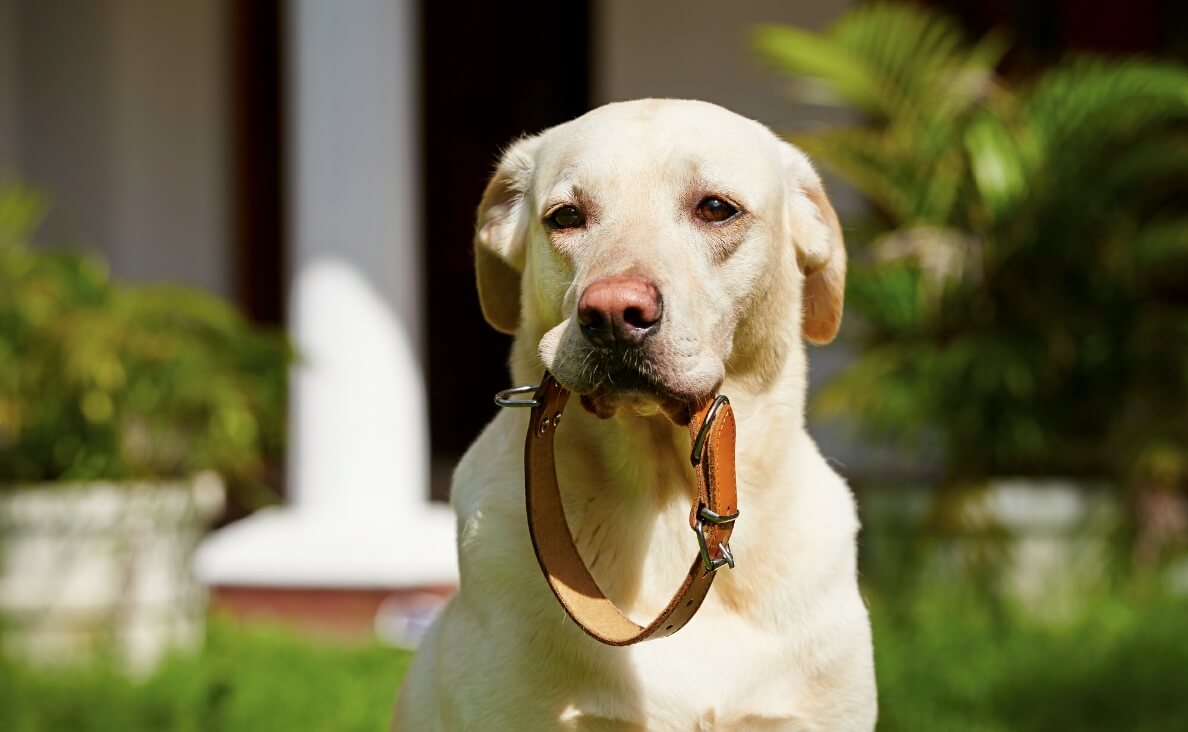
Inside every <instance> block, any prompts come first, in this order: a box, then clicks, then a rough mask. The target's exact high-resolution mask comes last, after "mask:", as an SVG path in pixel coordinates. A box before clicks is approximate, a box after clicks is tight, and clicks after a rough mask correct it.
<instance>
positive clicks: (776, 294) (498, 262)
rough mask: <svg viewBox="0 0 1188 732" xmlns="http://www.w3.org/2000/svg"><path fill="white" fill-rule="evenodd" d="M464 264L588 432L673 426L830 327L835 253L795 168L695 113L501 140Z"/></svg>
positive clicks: (814, 186) (734, 118)
mask: <svg viewBox="0 0 1188 732" xmlns="http://www.w3.org/2000/svg"><path fill="white" fill-rule="evenodd" d="M475 256H476V270H477V275H478V288H479V294H480V300H481V302H482V306H483V312H484V314H485V316H486V318H487V320H488V322H490V323H491V325H493V326H494V327H495V328H497V329H498V330H500V331H503V332H505V333H514V334H515V335H516V336H517V342H518V343H523V342H528V343H531V344H534V346H535V351H536V354H537V356H538V357H539V360H540V362H542V363H543V364H544V365H545V367H546V368H548V369H549V371H551V372H552V373H553V375H554V376H555V377H556V378H557V380H558V381H559V382H560V383H561V384H562V385H564V386H565V387H566V388H568V389H570V390H571V391H573V392H574V393H577V394H580V395H581V397H582V404H583V406H585V407H586V408H587V409H588V410H590V411H592V412H594V413H595V414H598V415H599V416H603V417H608V416H610V415H612V414H614V413H615V411H617V410H618V409H619V408H622V407H624V406H630V407H632V408H634V409H636V410H639V411H643V412H645V413H646V412H647V411H649V410H651V411H654V410H655V409H657V408H659V409H663V410H664V411H665V412H666V413H668V414H669V416H670V417H672V418H673V419H674V420H675V421H678V422H684V421H687V419H688V414H689V410H690V409H691V408H694V407H695V406H696V405H697V404H699V403H701V402H703V401H704V400H705V399H706V398H707V397H708V395H710V394H712V393H713V392H714V391H715V390H716V389H717V388H718V386H719V385H720V384H721V382H722V381H723V380H724V379H725V378H726V377H727V375H731V376H740V377H746V376H758V377H762V375H763V374H764V373H765V372H771V371H773V370H778V369H779V368H780V365H781V364H782V363H783V360H784V359H785V358H786V356H787V354H788V352H789V349H798V348H799V347H800V342H801V341H800V338H801V333H802V332H803V334H804V336H805V337H807V338H808V339H809V340H810V341H813V342H816V343H823V342H827V341H829V340H831V339H832V338H833V337H834V335H835V334H836V332H837V328H838V326H839V324H840V320H841V307H842V291H843V283H844V279H845V250H844V248H843V245H842V239H841V231H840V227H839V226H838V223H837V217H836V215H835V214H834V212H833V208H832V207H831V206H830V205H829V202H828V200H827V198H826V197H825V194H824V191H823V189H822V187H821V182H820V179H819V178H818V177H817V175H816V173H815V172H814V171H813V169H812V167H811V165H810V164H809V162H808V160H807V158H805V156H804V155H803V154H802V153H800V152H799V151H798V150H796V149H795V148H793V147H792V146H791V145H788V144H787V143H785V142H782V141H781V140H779V139H778V138H777V137H776V136H775V135H773V134H772V133H771V132H770V131H769V130H768V129H767V128H766V127H764V126H762V125H760V124H758V123H757V122H753V121H751V120H748V119H745V118H743V117H740V116H738V115H736V114H733V113H732V112H729V111H727V110H725V109H722V108H721V107H717V106H715V105H712V104H707V103H704V102H692V101H675V100H641V101H636V102H625V103H619V104H612V105H608V106H605V107H601V108H599V109H596V110H594V111H592V112H590V113H588V114H586V115H584V116H582V117H580V118H578V119H576V120H574V121H572V122H569V123H566V124H563V125H560V126H558V127H554V128H552V129H549V130H547V131H545V132H543V133H541V134H539V135H537V136H535V137H529V138H525V139H522V140H520V141H519V142H517V143H515V144H514V145H513V146H512V147H511V148H510V149H509V150H508V151H507V152H506V153H505V154H504V156H503V159H502V160H501V162H500V164H499V167H498V169H497V171H496V173H495V175H494V177H493V178H492V180H491V182H490V184H489V185H488V187H487V190H486V192H485V194H484V196H483V200H482V203H481V205H480V207H479V213H478V227H477V232H476V236H475Z"/></svg>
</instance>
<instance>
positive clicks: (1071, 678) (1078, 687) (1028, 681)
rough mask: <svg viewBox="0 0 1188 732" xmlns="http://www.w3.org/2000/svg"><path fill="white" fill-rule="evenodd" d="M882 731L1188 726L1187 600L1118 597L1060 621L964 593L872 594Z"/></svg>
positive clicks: (1138, 730) (1141, 730)
mask: <svg viewBox="0 0 1188 732" xmlns="http://www.w3.org/2000/svg"><path fill="white" fill-rule="evenodd" d="M873 606H874V613H873V622H874V629H875V657H876V663H877V665H878V676H879V697H880V725H879V729H880V730H962V731H968V732H1006V731H1008V730H1009V731H1010V732H1039V731H1041V730H1042V731H1044V732H1047V731H1048V730H1052V731H1061V732H1063V731H1064V730H1077V731H1078V732H1088V731H1091V730H1125V731H1126V732H1145V731H1150V732H1155V731H1156V730H1159V731H1171V730H1188V599H1186V598H1168V597H1148V598H1142V597H1137V596H1124V595H1121V594H1119V595H1115V596H1109V597H1101V598H1098V599H1097V600H1094V601H1092V602H1086V603H1085V604H1083V605H1082V606H1081V608H1080V610H1079V611H1078V612H1077V616H1076V617H1075V618H1071V619H1069V620H1066V621H1064V622H1061V623H1059V624H1052V623H1038V622H1034V621H1029V620H1027V619H1025V618H1021V617H1020V616H1019V615H1018V614H1017V613H1016V612H1014V611H1012V610H1010V609H1009V608H1004V607H1002V606H1001V605H999V604H998V603H995V602H994V601H992V600H990V601H978V600H976V599H974V595H973V594H971V593H968V592H966V593H962V594H957V593H956V592H953V591H949V592H948V593H944V592H943V591H941V590H932V591H929V592H926V593H925V595H923V596H916V597H915V598H913V599H912V600H910V601H902V600H901V601H898V602H887V601H880V598H877V597H876V598H874V602H873Z"/></svg>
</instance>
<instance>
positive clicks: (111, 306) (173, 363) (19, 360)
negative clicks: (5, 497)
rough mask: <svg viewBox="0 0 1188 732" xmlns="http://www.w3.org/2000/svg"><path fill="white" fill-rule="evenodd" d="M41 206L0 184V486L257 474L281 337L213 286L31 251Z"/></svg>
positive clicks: (276, 400)
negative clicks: (150, 279)
mask: <svg viewBox="0 0 1188 732" xmlns="http://www.w3.org/2000/svg"><path fill="white" fill-rule="evenodd" d="M45 210H46V207H45V205H44V204H43V202H42V201H41V199H40V198H39V197H38V196H37V195H36V194H35V193H33V192H31V191H28V190H26V189H24V188H22V187H20V186H17V185H10V186H8V187H6V188H4V189H0V485H15V484H27V483H33V482H45V481H87V480H99V479H110V480H125V479H152V478H172V477H183V476H188V475H190V474H192V473H193V472H195V471H198V470H203V469H213V470H216V471H218V472H220V473H221V474H222V475H223V476H224V477H225V478H227V479H228V480H230V481H232V482H233V483H239V484H250V483H252V482H255V481H259V480H261V479H262V478H263V476H264V474H265V471H266V469H267V468H268V466H269V465H270V464H275V462H276V461H277V460H278V457H279V454H280V451H281V449H282V445H283V441H284V422H285V399H286V397H285V388H286V387H285V383H286V372H287V368H288V365H289V362H290V349H289V347H288V345H287V342H286V340H285V339H284V338H283V337H282V336H281V335H279V334H275V333H271V332H266V331H262V330H259V329H257V328H255V327H253V326H251V325H250V324H248V323H247V322H246V321H244V319H243V318H242V317H241V316H240V315H239V314H238V313H237V312H236V311H235V310H234V309H233V308H232V307H231V306H230V305H228V304H226V303H225V302H223V301H221V300H219V299H218V298H216V297H214V296H212V295H208V294H205V293H202V292H199V291H196V290H191V289H187V288H183V287H176V286H129V285H124V284H118V283H115V282H112V281H111V279H110V278H109V277H108V274H107V271H106V269H105V268H104V266H103V265H102V264H101V263H100V262H98V261H96V260H94V259H91V258H88V257H84V256H80V255H76V254H71V253H64V252H41V251H34V250H33V249H31V248H29V246H28V242H29V241H30V239H31V237H32V235H33V233H34V231H35V230H36V228H37V226H38V225H39V223H40V221H41V218H42V216H43V215H44V213H45Z"/></svg>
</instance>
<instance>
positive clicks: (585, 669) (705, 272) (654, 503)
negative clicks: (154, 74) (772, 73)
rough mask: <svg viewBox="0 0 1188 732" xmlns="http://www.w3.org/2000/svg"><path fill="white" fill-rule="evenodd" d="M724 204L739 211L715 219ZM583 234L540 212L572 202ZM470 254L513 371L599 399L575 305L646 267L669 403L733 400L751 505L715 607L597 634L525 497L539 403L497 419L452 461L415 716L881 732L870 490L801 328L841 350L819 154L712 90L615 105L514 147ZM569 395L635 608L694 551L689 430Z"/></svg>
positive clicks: (582, 493) (580, 446) (835, 261)
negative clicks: (593, 285)
mask: <svg viewBox="0 0 1188 732" xmlns="http://www.w3.org/2000/svg"><path fill="white" fill-rule="evenodd" d="M706 195H719V196H724V197H727V198H728V199H729V200H730V201H731V202H733V203H734V204H736V205H737V206H739V207H740V208H741V209H742V211H743V213H742V214H741V216H742V218H741V219H738V220H735V221H733V222H731V223H730V224H728V225H727V226H722V227H714V226H708V225H706V224H705V222H703V221H699V220H697V219H696V218H695V217H694V216H693V211H694V209H695V208H696V206H697V203H698V202H699V200H701V198H702V197H704V196H706ZM567 202H569V203H574V204H577V205H580V206H581V207H582V209H583V210H584V211H586V212H587V223H586V226H585V227H583V228H582V229H581V230H568V231H553V230H550V229H549V227H547V226H545V225H544V224H543V223H542V222H543V220H544V218H545V217H546V216H547V214H548V213H549V211H550V210H551V209H552V208H555V207H556V205H558V204H564V203H567ZM476 264H477V268H478V277H479V290H480V294H481V297H482V301H483V309H484V312H485V313H486V315H487V317H488V320H489V321H491V323H492V324H493V325H494V326H495V327H498V328H500V329H502V330H505V331H509V332H513V333H514V334H515V341H514V345H513V348H512V355H511V372H512V383H514V384H529V383H536V382H537V381H538V380H539V378H540V376H541V373H542V370H543V368H544V367H545V366H546V365H547V366H548V367H549V368H550V370H551V371H552V372H553V373H554V374H555V375H557V377H558V379H559V380H560V381H561V382H562V383H563V384H565V385H566V386H568V387H570V388H572V389H575V390H576V391H578V392H579V393H584V392H585V391H588V390H589V389H591V388H594V387H595V386H597V383H596V380H597V375H596V374H591V373H588V369H584V368H583V364H582V363H581V361H582V358H583V353H584V352H583V348H584V345H583V343H582V339H581V338H580V334H578V332H577V328H576V324H575V323H574V320H575V310H576V301H577V298H578V297H579V296H580V294H581V292H582V291H583V289H584V288H585V286H586V285H588V284H589V283H590V282H592V281H594V280H596V279H598V278H600V277H604V276H608V275H612V274H618V273H621V272H624V271H628V270H631V271H636V272H641V273H643V274H645V275H646V276H648V277H650V278H652V279H653V280H654V281H656V282H657V284H658V285H659V287H660V289H661V291H662V294H663V297H664V320H663V321H662V325H661V328H660V330H659V331H658V333H657V335H656V336H655V338H656V339H657V341H656V343H655V351H654V352H653V353H654V356H655V357H654V358H653V359H651V361H649V363H648V365H647V368H649V369H651V372H652V376H653V377H655V378H656V379H658V380H659V381H660V383H663V384H664V385H665V388H671V390H672V392H673V393H676V394H680V395H683V396H688V397H690V398H693V397H699V396H701V395H704V394H705V393H709V392H712V391H713V390H714V389H715V388H716V389H717V390H719V391H720V392H721V393H724V394H727V395H728V396H729V397H730V399H731V403H732V404H733V406H734V410H735V413H736V415H737V418H738V453H737V454H738V489H739V507H740V510H741V512H742V515H741V517H740V519H739V521H738V523H737V525H736V528H735V530H734V536H733V538H732V540H731V546H732V548H733V551H734V556H735V558H736V559H737V561H738V566H737V568H736V569H733V570H729V569H722V570H721V571H720V572H719V576H718V577H717V580H716V583H715V584H714V586H713V588H712V590H711V591H710V594H709V597H708V599H707V600H706V602H705V604H704V605H703V606H702V608H701V611H700V613H699V614H698V615H697V616H696V617H695V618H694V619H693V620H692V621H691V622H690V623H689V625H688V626H687V627H685V628H684V629H683V630H681V631H680V632H679V633H677V634H676V635H674V636H672V637H670V638H666V639H661V640H656V641H650V642H646V643H642V644H640V645H637V646H633V647H629V648H612V647H608V646H603V645H601V644H599V643H597V642H596V641H594V640H592V639H590V638H589V637H587V636H586V635H585V634H584V633H583V632H582V631H581V630H580V629H578V627H577V626H575V625H574V623H573V622H572V621H570V620H569V619H568V618H567V617H566V615H565V613H564V611H563V610H562V609H561V607H560V606H559V605H558V603H557V601H556V599H555V598H554V597H553V595H552V594H551V592H550V591H549V588H548V586H547V585H546V583H545V581H544V579H543V577H542V576H541V573H540V569H539V568H538V566H537V562H536V559H535V557H534V556H533V552H532V546H531V543H530V541H529V537H528V530H527V524H526V519H525V515H524V501H523V442H524V433H525V430H526V429H527V419H528V415H527V410H516V409H506V410H503V411H501V412H500V413H499V414H498V415H497V416H496V418H495V419H494V420H493V421H492V422H491V423H490V424H489V425H488V426H487V428H486V429H485V430H484V431H483V433H482V434H481V435H480V436H479V438H478V440H477V441H476V442H475V443H474V444H473V445H472V446H471V448H470V450H469V451H468V452H467V453H466V455H465V457H463V459H462V462H461V463H460V464H459V466H458V468H457V472H456V473H455V476H454V483H453V504H454V508H455V510H456V512H457V515H458V532H459V557H460V565H461V567H460V568H461V577H462V584H461V589H460V590H459V592H458V594H457V595H455V596H454V598H453V599H452V600H451V601H450V603H449V605H448V606H447V607H446V609H445V610H444V612H443V613H442V614H441V616H440V617H439V618H438V619H437V621H436V622H435V623H434V625H433V627H432V629H431V630H430V631H429V634H428V636H427V637H426V639H425V641H424V643H423V645H422V647H421V649H420V651H419V653H418V654H417V657H416V660H415V661H414V663H413V667H412V669H411V671H410V672H409V674H408V676H407V678H406V679H405V681H404V685H403V688H402V689H401V691H400V699H399V702H398V704H397V710H396V720H395V724H394V729H395V730H400V731H402V732H437V731H441V730H448V731H450V732H467V731H470V730H483V731H485V732H500V731H504V730H508V731H511V730H516V731H519V730H529V731H535V730H574V731H576V730H650V731H657V732H659V731H661V730H680V731H682V732H685V731H688V730H706V731H708V730H718V731H725V730H870V729H872V728H873V727H874V724H875V717H876V699H875V680H874V666H873V659H872V650H871V637H870V625H869V620H868V618H867V612H866V607H865V605H864V604H863V601H862V599H861V597H860V596H859V593H858V584H857V577H856V566H855V554H856V550H855V535H856V532H857V530H858V521H857V518H856V514H855V509H854V504H853V499H852V496H851V494H850V491H849V489H848V488H847V486H846V485H845V483H844V482H843V481H842V479H841V478H840V477H839V476H838V475H837V474H836V473H834V472H833V470H832V469H831V468H830V467H829V465H828V464H827V463H826V461H825V460H824V459H823V458H822V457H821V454H820V453H819V452H818V450H817V447H816V445H815V444H814V443H813V441H812V439H811V438H810V437H809V435H808V433H807V432H806V431H805V427H804V398H805V384H806V369H807V365H806V360H805V353H804V346H803V342H804V340H805V339H806V338H807V339H808V340H812V341H814V342H824V341H828V340H830V339H831V338H832V337H833V335H834V334H835V333H836V329H837V325H838V322H839V320H840V314H841V299H842V288H843V283H844V272H845V252H844V248H843V246H842V242H841V232H840V229H839V228H838V227H837V223H836V217H835V216H834V213H833V210H832V208H830V206H829V203H828V200H827V199H826V197H825V195H824V192H823V190H822V188H821V183H820V180H819V179H818V177H817V175H816V173H815V172H814V171H813V169H812V167H811V166H810V165H809V163H808V161H807V159H806V158H805V157H804V156H803V155H802V154H801V153H800V152H799V151H797V150H795V149H794V148H792V147H791V146H789V145H787V144H786V143H784V142H782V141H780V140H779V139H778V138H777V137H776V136H775V135H773V134H772V133H771V132H770V131H769V130H767V128H765V127H763V126H762V125H760V124H758V123H756V122H752V121H750V120H747V119H744V118H742V117H739V116H737V115H735V114H733V113H731V112H728V111H726V110H724V109H722V108H720V107H716V106H714V105H710V104H706V103H702V102H691V101H673V100H643V101H637V102H627V103H621V104H613V105H608V106H606V107H602V108H599V109H597V110H594V111H593V112H590V113H589V114H587V115H585V116H583V117H581V118H579V119H577V120H574V121H573V122H569V123H567V124H564V125H560V126H558V127H555V128H552V129H550V130H547V131H545V132H543V133H541V134H540V135H538V136H535V137H531V138H526V139H524V140H521V141H519V142H517V143H516V144H514V145H513V146H512V147H511V149H509V150H508V151H507V153H506V154H505V156H504V158H503V161H502V163H501V164H500V166H499V169H498V171H497V172H496V174H495V177H494V178H493V179H492V182H491V184H490V186H489V187H488V189H487V193H486V195H485V196H484V199H483V202H482V205H481V207H480V211H479V225H478V231H477V234H476ZM576 402H577V400H576V398H575V399H574V400H572V401H571V406H570V407H569V409H568V410H567V411H566V415H565V420H564V422H563V424H562V425H561V428H560V430H559V431H558V435H557V448H556V449H557V460H558V465H559V476H560V484H561V490H562V493H563V498H564V502H565V509H566V514H567V517H568V520H569V523H570V527H571V529H572V531H573V534H574V536H575V537H576V539H577V542H578V545H579V548H580V550H581V552H582V555H583V557H584V558H585V559H586V562H587V563H588V564H589V565H590V567H591V570H592V573H593V575H594V577H595V579H596V580H597V581H598V583H599V585H600V586H601V587H602V588H603V590H604V591H605V592H606V593H607V594H608V595H609V596H610V598H611V599H612V600H614V601H615V602H616V603H617V604H618V605H619V606H620V607H622V608H624V610H625V611H626V612H628V614H630V615H631V616H632V617H633V618H635V619H636V620H637V621H641V622H647V621H648V620H650V619H651V618H652V617H653V616H654V615H655V614H656V613H657V612H658V611H659V610H660V609H661V608H662V607H663V606H664V605H665V603H666V602H667V601H668V599H669V598H670V597H671V595H672V593H673V592H674V591H675V589H676V588H677V586H678V585H679V583H680V581H681V579H682V578H683V576H684V574H685V572H686V571H687V569H688V566H689V562H690V561H691V559H692V557H693V556H694V554H695V553H696V547H697V543H696V539H695V537H694V534H693V532H692V531H690V529H689V523H688V511H689V504H690V502H691V500H692V496H693V486H694V480H693V475H692V472H691V470H690V468H689V464H688V460H687V455H688V450H689V445H688V436H687V433H686V431H685V430H684V429H682V428H679V427H676V426H675V425H674V424H673V423H672V422H670V421H669V420H668V419H667V418H666V417H665V416H664V415H663V414H661V413H660V411H659V409H658V407H657V406H656V404H654V403H653V402H652V400H650V399H649V396H648V395H647V394H637V393H631V394H624V395H622V397H621V400H620V402H618V410H617V413H616V414H615V416H614V417H612V418H610V419H599V418H597V417H595V416H593V415H592V414H590V413H587V412H586V411H584V410H582V409H581V407H580V406H579V405H578V404H577V403H576Z"/></svg>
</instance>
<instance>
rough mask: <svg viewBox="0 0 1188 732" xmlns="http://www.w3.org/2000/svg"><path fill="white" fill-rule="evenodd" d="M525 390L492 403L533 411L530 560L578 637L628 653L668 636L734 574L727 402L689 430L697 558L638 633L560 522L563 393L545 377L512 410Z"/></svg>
mask: <svg viewBox="0 0 1188 732" xmlns="http://www.w3.org/2000/svg"><path fill="white" fill-rule="evenodd" d="M529 389H531V387H521V388H520V389H513V390H508V392H501V394H500V396H499V397H497V398H496V403H498V404H500V405H501V406H513V405H523V406H531V407H532V416H531V419H530V420H529V424H528V434H527V436H526V437H525V440H524V476H525V480H524V489H525V501H526V503H527V508H528V530H529V533H530V534H531V535H532V546H533V548H534V549H535V550H536V559H537V561H539V562H540V568H541V571H542V572H544V575H545V579H547V580H548V582H549V587H551V588H552V590H553V594H554V595H556V596H557V600H558V601H559V602H560V603H561V606H562V607H564V608H565V612H567V613H569V617H571V618H573V620H574V622H575V623H577V624H578V626H579V627H581V629H582V630H584V631H586V633H588V634H590V636H592V637H593V638H595V639H597V640H599V641H601V642H603V643H606V644H607V645H612V646H628V645H632V644H634V643H638V642H640V641H645V640H651V639H653V638H663V637H665V636H669V635H672V634H673V633H675V632H677V631H678V630H680V629H681V628H682V627H684V625H685V624H686V623H688V622H689V621H690V620H691V619H692V618H693V615H694V614H696V612H697V610H698V608H700V607H701V603H702V601H703V600H705V596H706V594H707V593H708V592H709V588H710V585H712V584H713V582H714V574H715V572H716V570H717V569H718V568H719V567H721V566H722V565H727V564H728V565H729V566H730V567H733V566H734V558H733V556H732V555H731V554H730V546H729V543H728V542H729V540H730V532H731V529H732V528H733V526H734V520H735V519H736V518H737V517H738V505H737V501H738V498H737V489H736V486H735V474H734V439H735V424H734V412H733V411H732V410H731V408H730V402H729V401H728V400H727V399H726V398H725V397H722V396H719V397H716V398H715V399H713V400H712V401H709V402H707V403H706V404H704V405H703V406H702V407H701V409H699V410H697V412H696V414H694V416H693V419H692V420H691V421H690V423H689V441H690V444H691V446H692V451H691V453H690V462H691V463H692V464H693V468H694V472H695V473H696V475H697V501H696V502H695V503H694V504H693V509H692V511H691V512H690V516H689V523H690V525H691V526H692V527H693V531H694V533H695V534H696V536H697V539H698V545H699V549H700V551H699V553H698V555H697V556H696V557H695V558H694V559H693V563H692V566H690V567H689V573H688V574H687V575H686V576H685V581H684V583H683V584H682V585H681V587H680V589H679V590H677V593H676V594H675V595H674V596H673V598H672V600H671V601H670V602H669V603H668V606H667V607H665V608H664V610H663V611H662V612H661V613H660V615H659V616H658V617H657V618H656V619H655V620H653V621H652V622H651V623H649V624H648V625H647V626H640V625H637V624H636V623H635V622H633V621H632V620H631V619H630V618H628V617H627V616H626V615H624V614H623V612H622V611H621V610H619V608H617V607H615V605H614V603H612V602H611V601H610V600H609V599H608V598H607V597H606V595H605V594H603V592H602V590H601V589H600V588H599V587H598V583H597V582H595V581H594V578H593V577H592V576H591V575H590V570H589V568H587V567H586V564H585V562H583V561H582V557H581V555H580V554H579V553H578V549H577V546H576V545H575V544H574V541H573V535H572V534H571V533H570V531H569V525H568V524H567V523H566V521H565V510H564V508H563V506H562V504H561V493H560V491H559V489H558V487H557V470H556V463H555V462H554V458H553V435H554V434H555V433H556V431H557V427H558V426H559V425H560V423H561V412H562V411H563V410H564V409H565V403H566V401H567V400H568V399H569V391H567V390H566V389H565V388H564V387H562V386H561V385H560V384H558V383H557V382H556V380H555V379H554V378H553V376H552V374H550V373H548V372H547V371H546V372H545V375H544V379H543V380H542V381H541V383H540V386H539V387H537V388H536V391H535V394H534V396H533V399H532V400H531V401H528V400H522V401H519V402H517V401H516V400H512V399H509V398H508V397H507V396H505V395H507V394H512V393H525V392H527V391H528V390H529Z"/></svg>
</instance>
